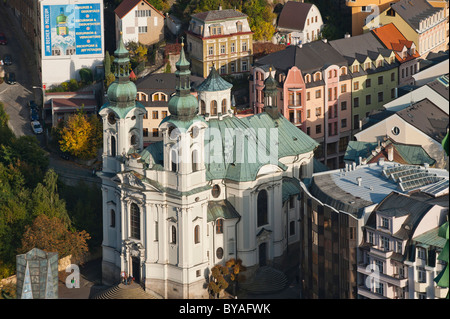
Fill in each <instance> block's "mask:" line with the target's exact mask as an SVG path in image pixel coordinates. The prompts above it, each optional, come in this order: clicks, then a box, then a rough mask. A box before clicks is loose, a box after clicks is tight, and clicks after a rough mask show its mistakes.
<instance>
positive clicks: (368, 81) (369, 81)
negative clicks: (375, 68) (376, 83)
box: [366, 79, 372, 88]
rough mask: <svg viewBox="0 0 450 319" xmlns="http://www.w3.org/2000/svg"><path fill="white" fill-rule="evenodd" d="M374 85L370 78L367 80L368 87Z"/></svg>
mask: <svg viewBox="0 0 450 319" xmlns="http://www.w3.org/2000/svg"><path fill="white" fill-rule="evenodd" d="M371 86H372V81H371V80H370V79H367V80H366V88H370V87H371Z"/></svg>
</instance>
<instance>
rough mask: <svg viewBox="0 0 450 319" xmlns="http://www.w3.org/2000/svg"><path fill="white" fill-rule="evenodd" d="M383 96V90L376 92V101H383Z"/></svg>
mask: <svg viewBox="0 0 450 319" xmlns="http://www.w3.org/2000/svg"><path fill="white" fill-rule="evenodd" d="M383 100H384V97H383V92H378V102H383Z"/></svg>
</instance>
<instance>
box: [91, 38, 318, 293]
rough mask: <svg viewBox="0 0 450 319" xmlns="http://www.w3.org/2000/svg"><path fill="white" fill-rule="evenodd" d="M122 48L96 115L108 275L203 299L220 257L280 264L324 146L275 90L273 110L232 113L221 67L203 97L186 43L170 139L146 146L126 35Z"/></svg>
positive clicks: (166, 126) (164, 126) (166, 124)
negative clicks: (285, 112) (284, 112)
mask: <svg viewBox="0 0 450 319" xmlns="http://www.w3.org/2000/svg"><path fill="white" fill-rule="evenodd" d="M115 55H116V59H115V63H117V65H116V70H117V71H116V82H114V83H113V84H111V86H110V87H109V89H108V98H109V102H108V103H106V104H105V105H104V106H103V107H102V108H101V110H100V112H99V113H100V115H101V116H102V118H103V134H104V153H103V171H102V172H101V173H100V174H99V176H100V177H101V178H102V190H103V234H104V239H103V263H102V269H103V281H104V283H106V284H113V283H115V282H118V280H119V274H120V272H121V271H126V272H127V273H128V274H130V275H132V276H133V277H134V278H135V279H136V281H138V282H140V283H142V284H143V285H144V287H145V289H146V290H147V291H153V292H155V293H157V294H159V295H160V296H162V297H164V298H202V297H207V295H208V293H207V290H206V289H205V285H206V284H207V280H208V279H209V274H210V268H212V267H213V266H214V265H216V264H219V263H224V262H226V261H227V260H229V259H230V258H237V259H241V260H242V262H243V264H244V265H245V266H247V267H249V268H258V267H259V266H264V265H271V264H274V263H277V261H278V260H280V259H281V258H283V257H284V256H285V254H286V250H287V247H288V245H290V244H295V243H296V242H297V243H298V241H299V225H298V218H299V202H298V200H297V197H298V194H299V193H300V186H299V180H298V176H300V169H303V174H304V176H311V174H312V171H313V161H312V159H313V151H314V149H315V148H316V146H317V143H316V142H314V141H313V140H312V139H311V138H309V137H308V136H307V135H306V134H304V133H303V132H302V131H300V130H298V129H297V128H296V127H295V126H293V125H292V124H291V123H290V122H289V121H288V120H286V119H285V118H284V117H282V116H281V115H280V114H279V113H278V109H277V108H276V107H272V106H270V104H271V101H272V98H273V95H271V94H273V92H269V91H268V92H266V93H267V95H266V99H267V100H266V101H267V103H268V106H267V107H266V112H263V113H261V114H258V115H255V116H252V117H247V118H244V119H239V118H236V117H235V116H234V115H233V112H232V110H231V107H230V100H231V87H230V84H229V83H227V82H225V81H224V80H223V79H221V78H220V76H219V75H218V74H217V71H216V70H215V69H213V70H212V71H211V72H210V76H209V77H208V78H207V79H206V80H205V81H204V82H203V83H202V84H201V85H200V86H199V90H201V91H200V93H199V99H200V103H199V100H198V99H197V98H196V97H194V96H193V95H191V94H190V85H189V83H190V81H189V75H190V71H189V66H190V64H189V62H188V61H187V60H186V58H185V54H184V49H183V50H182V52H181V55H180V60H179V61H178V62H177V64H176V66H177V71H176V76H177V86H176V93H175V95H174V96H172V97H171V98H170V100H169V106H168V109H169V112H170V116H168V117H166V118H165V119H164V120H163V121H162V122H161V124H160V129H161V131H162V134H163V141H162V142H159V143H153V144H151V145H150V146H148V147H147V148H145V149H144V148H143V142H142V140H143V138H142V129H143V127H142V119H143V116H144V114H145V108H144V107H143V106H142V105H140V104H139V103H137V102H136V101H135V98H136V93H137V92H136V87H135V85H134V83H132V82H130V81H129V80H128V75H129V72H128V71H127V70H128V68H127V67H126V66H127V64H128V63H129V59H128V52H127V51H126V49H125V48H124V45H123V41H120V43H119V48H118V49H117V50H116V52H115ZM120 72H121V73H120ZM271 80H272V81H273V78H271ZM269 86H270V85H269ZM202 101H203V102H204V103H202ZM199 104H200V107H199ZM202 105H204V107H203V106H202ZM199 109H200V110H201V109H204V112H199ZM201 113H204V115H202V114H201ZM269 131H270V132H272V134H275V135H270V138H272V137H275V139H274V140H271V139H270V138H269V136H268V135H265V134H263V133H267V132H269ZM233 134H235V136H233ZM257 145H258V146H259V147H260V148H258V147H257ZM269 145H270V146H269ZM276 150H277V151H276ZM263 152H265V153H264V154H265V155H267V153H269V155H268V156H266V157H264V156H263V155H264V154H263ZM257 154H258V156H257V157H256V155H257ZM253 156H255V157H253ZM255 159H256V160H255ZM302 176H303V175H302ZM288 230H289V231H288Z"/></svg>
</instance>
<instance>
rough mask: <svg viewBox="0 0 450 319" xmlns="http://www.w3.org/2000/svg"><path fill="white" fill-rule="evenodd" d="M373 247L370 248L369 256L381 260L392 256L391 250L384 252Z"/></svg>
mask: <svg viewBox="0 0 450 319" xmlns="http://www.w3.org/2000/svg"><path fill="white" fill-rule="evenodd" d="M375 247H376V246H372V247H370V254H371V255H373V256H377V257H381V258H384V259H388V258H391V256H392V254H393V251H392V250H388V251H385V250H381V249H377V248H375Z"/></svg>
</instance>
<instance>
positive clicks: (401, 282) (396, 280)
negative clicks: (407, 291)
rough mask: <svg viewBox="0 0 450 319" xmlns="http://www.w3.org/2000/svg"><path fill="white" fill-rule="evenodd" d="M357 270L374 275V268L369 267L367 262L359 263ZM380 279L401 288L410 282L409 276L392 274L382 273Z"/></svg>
mask: <svg viewBox="0 0 450 319" xmlns="http://www.w3.org/2000/svg"><path fill="white" fill-rule="evenodd" d="M357 271H358V272H359V273H361V274H364V275H367V276H369V275H373V272H372V269H368V268H367V264H359V265H358V269H357ZM396 276H397V277H396ZM379 280H380V281H382V282H386V283H388V284H391V285H394V286H397V287H400V288H403V287H406V285H407V284H408V278H405V277H403V276H401V277H398V275H393V276H390V275H387V274H383V273H382V274H379Z"/></svg>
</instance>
